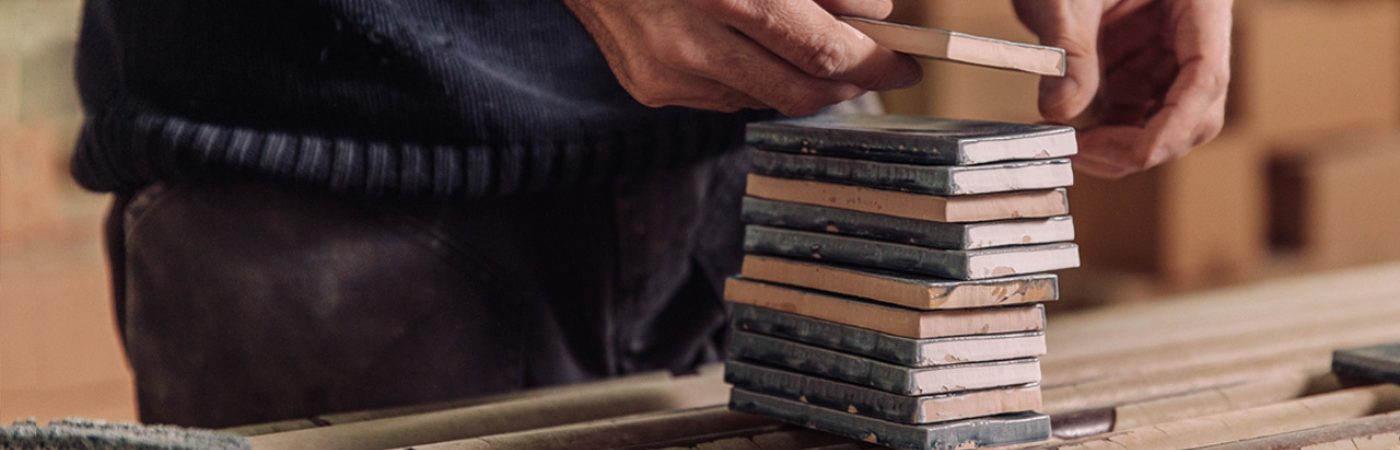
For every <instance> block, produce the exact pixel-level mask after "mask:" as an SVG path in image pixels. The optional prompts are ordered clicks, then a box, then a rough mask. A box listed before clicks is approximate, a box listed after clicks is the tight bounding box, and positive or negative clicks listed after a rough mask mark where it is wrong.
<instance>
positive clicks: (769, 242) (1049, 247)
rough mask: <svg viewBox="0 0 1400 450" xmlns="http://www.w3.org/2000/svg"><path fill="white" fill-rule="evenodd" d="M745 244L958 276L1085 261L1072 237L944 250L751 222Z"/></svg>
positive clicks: (768, 251) (755, 249) (769, 251)
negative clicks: (1064, 240) (1061, 240)
mask: <svg viewBox="0 0 1400 450" xmlns="http://www.w3.org/2000/svg"><path fill="white" fill-rule="evenodd" d="M744 250H745V251H747V252H751V253H758V254H764V255H776V256H786V257H791V258H799V259H807V260H819V261H825V262H834V263H843V264H853V265H857V266H863V267H874V268H877V269H886V270H893V271H900V272H912V273H919V274H925V275H933V276H937V277H945V278H953V279H958V280H979V279H986V278H996V277H1005V276H1012V275H1024V274H1028V273H1035V272H1046V271H1051V270H1060V269H1069V268H1074V267H1078V266H1079V247H1078V246H1076V245H1075V244H1071V243H1059V244H1039V245H1024V246H1014V247H1000V248H992V249H978V250H943V249H932V248H925V247H916V246H912V245H904V244H895V243H890V242H881V241H875V240H870V239H860V238H853V237H846V236H838V235H833V234H825V233H812V232H806V231H797V230H788V229H782V228H773V227H765V226H761V225H749V226H747V227H746V228H745V232H744Z"/></svg>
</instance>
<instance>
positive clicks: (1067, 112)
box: [1015, 0, 1103, 122]
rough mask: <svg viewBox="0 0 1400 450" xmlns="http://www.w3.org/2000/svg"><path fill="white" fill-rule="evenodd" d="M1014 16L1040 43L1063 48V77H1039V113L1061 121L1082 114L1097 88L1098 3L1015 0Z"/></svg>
mask: <svg viewBox="0 0 1400 450" xmlns="http://www.w3.org/2000/svg"><path fill="white" fill-rule="evenodd" d="M1015 5H1016V15H1017V16H1018V17H1020V19H1021V22H1022V23H1024V24H1025V25H1026V27H1027V28H1030V30H1031V32H1033V33H1035V34H1036V35H1037V36H1040V43H1041V44H1042V45H1049V46H1052V47H1060V48H1063V49H1065V56H1066V57H1067V61H1066V64H1067V66H1066V67H1065V76H1064V77H1043V78H1041V79H1040V114H1041V115H1042V116H1045V118H1046V119H1047V120H1051V121H1055V122H1065V121H1068V120H1070V119H1073V118H1074V117H1076V116H1078V115H1079V114H1081V113H1083V112H1084V110H1085V109H1086V108H1088V107H1089V103H1090V102H1092V101H1093V100H1094V95H1095V94H1096V93H1097V92H1098V90H1099V52H1098V41H1099V21H1100V18H1101V17H1102V16H1103V6H1102V5H1101V4H1100V2H1092V1H1083V0H1016V3H1015Z"/></svg>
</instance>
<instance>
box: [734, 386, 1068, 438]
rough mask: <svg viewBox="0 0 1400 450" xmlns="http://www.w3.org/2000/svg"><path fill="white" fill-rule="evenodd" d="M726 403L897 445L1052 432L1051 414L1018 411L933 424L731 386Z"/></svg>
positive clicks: (830, 430)
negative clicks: (906, 421) (893, 419)
mask: <svg viewBox="0 0 1400 450" xmlns="http://www.w3.org/2000/svg"><path fill="white" fill-rule="evenodd" d="M729 407H730V408H732V409H734V410H736V411H743V412H750V413H754V414H760V415H763V416H767V417H773V418H777V419H779V420H782V421H784V422H788V423H791V424H794V425H799V426H804V427H807V428H812V429H815V430H821V431H825V432H828V433H833V434H838V435H841V436H845V437H848V438H851V439H858V440H862V441H865V442H869V443H872V444H879V445H883V446H886V447H890V448H896V449H954V448H958V449H967V448H979V447H987V446H996V445H1008V444H1017V443H1023V442H1035V441H1040V440H1044V439H1048V438H1049V437H1050V419H1049V418H1048V417H1046V416H1044V415H1042V414H1034V413H1021V414H1008V415H1002V416H993V417H986V418H981V419H969V420H955V421H951V422H943V423H939V424H932V425H904V424H897V423H894V422H889V421H884V420H879V419H872V418H869V417H861V416H857V415H852V414H846V413H843V412H840V411H833V410H829V409H826V408H821V407H816V406H811V405H807V404H803V403H801V402H795V401H791V400H785V399H781V398H778V397H774V396H770V395H763V394H759V393H755V392H749V391H745V390H743V389H737V388H736V389H734V391H733V394H731V397H730V400H729Z"/></svg>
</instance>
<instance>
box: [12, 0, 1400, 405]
mask: <svg viewBox="0 0 1400 450" xmlns="http://www.w3.org/2000/svg"><path fill="white" fill-rule="evenodd" d="M1236 4H1237V7H1236V11H1235V17H1236V24H1235V46H1234V77H1233V80H1232V84H1231V92H1230V95H1231V102H1230V104H1229V119H1228V122H1227V127H1226V130H1225V132H1224V133H1223V134H1222V135H1221V137H1220V138H1218V139H1217V140H1216V141H1215V142H1213V143H1211V144H1208V145H1206V146H1205V147H1203V148H1200V149H1198V150H1196V151H1195V152H1193V153H1192V154H1191V156H1189V157H1188V158H1186V159H1183V160H1181V161H1177V162H1173V163H1170V164H1168V165H1166V166H1164V167H1161V168H1158V169H1155V170H1152V171H1150V172H1147V173H1143V174H1140V175H1135V176H1132V177H1128V178H1126V179H1123V180H1117V181H1102V180H1095V179H1089V178H1087V177H1079V179H1078V180H1076V186H1075V187H1074V188H1072V189H1071V190H1070V193H1071V205H1072V213H1073V215H1074V217H1075V222H1076V230H1077V234H1078V236H1077V239H1076V241H1077V242H1078V243H1079V244H1080V246H1081V253H1082V257H1083V268H1081V269H1077V270H1073V271H1067V272H1064V274H1063V278H1064V283H1063V288H1064V291H1065V294H1064V301H1061V302H1058V303H1057V304H1052V306H1053V307H1052V310H1053V309H1064V308H1086V307H1092V306H1094V305H1099V304H1103V303H1107V302H1135V301H1164V300H1159V299H1162V298H1167V297H1169V296H1171V295H1175V294H1179V293H1182V292H1189V291H1194V290H1202V289H1212V288H1220V287H1224V286H1228V285H1231V284H1238V283H1249V282H1253V281H1257V280H1262V279H1268V278H1276V277H1287V276H1297V275H1300V274H1305V273H1309V272H1314V271H1322V270H1329V269H1335V268H1340V267H1346V266H1353V265H1361V264H1368V263H1376V262H1380V261H1387V260H1393V259H1400V0H1239V1H1237V2H1236ZM896 5H897V8H898V9H897V12H896V14H895V17H894V20H896V21H900V22H905V23H915V24H923V25H930V26H938V27H943V28H952V29H957V30H960V31H966V32H971V33H977V34H983V35H989V36H994V37H1000V38H1005V39H1012V40H1020V41H1030V42H1034V41H1035V38H1034V37H1033V36H1031V35H1030V34H1029V33H1028V32H1027V31H1025V29H1024V28H1023V27H1021V26H1020V24H1019V23H1018V22H1017V21H1016V19H1015V16H1014V14H1013V13H1012V10H1011V7H1010V4H1009V2H1007V1H993V0H922V1H919V0H896ZM81 6H82V5H81V2H80V1H79V0H0V423H8V422H10V421H12V420H14V419H15V418H19V417H28V416H37V417H39V418H40V419H41V420H46V419H48V418H52V417H60V416H68V415H81V416H88V417H102V418H109V419H125V420H131V419H134V417H135V409H134V404H133V400H132V397H133V394H132V386H131V378H130V374H129V372H128V370H127V368H126V365H125V363H124V362H123V359H122V358H123V356H122V353H121V349H120V347H119V346H118V343H117V340H118V337H117V331H116V327H115V325H114V323H113V321H112V312H111V309H110V308H111V306H110V300H109V298H108V295H109V293H108V287H107V271H106V268H105V266H104V263H103V253H102V249H101V245H100V229H101V228H100V223H101V220H102V216H103V213H104V212H105V208H106V198H105V197H104V196H99V195H95V194H91V193H86V192H84V191H82V190H80V189H79V188H78V187H77V186H76V185H74V183H73V181H72V180H71V179H70V178H69V176H68V166H67V164H68V157H69V154H70V152H71V149H72V144H73V142H74V137H75V135H76V132H77V127H78V125H79V123H80V121H81V112H80V110H79V103H78V100H77V96H76V93H75V92H74V88H73V81H72V60H73V48H74V43H75V40H76V35H77V33H76V30H77V26H78V17H79V10H80V8H81ZM925 69H926V75H925V82H924V83H923V84H921V85H919V86H916V87H914V88H911V89H907V90H903V91H895V92H890V93H887V94H886V95H884V100H885V104H886V108H887V109H888V110H889V111H890V112H892V113H902V114H926V115H938V116H948V117H962V118H982V119H996V120H1009V121H1022V122H1033V121H1036V120H1038V118H1039V117H1038V115H1037V114H1036V109H1035V105H1036V100H1035V95H1036V84H1037V80H1036V78H1035V77H1033V76H1027V75H1022V74H1015V73H1005V72H998V71H993V70H987V69H981V68H972V67H962V66H954V65H950V64H942V63H926V64H925ZM1397 282H1400V280H1398V281H1397ZM1052 314H1053V313H1052ZM1052 321H1053V317H1052Z"/></svg>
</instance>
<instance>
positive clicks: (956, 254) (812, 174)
mask: <svg viewBox="0 0 1400 450" xmlns="http://www.w3.org/2000/svg"><path fill="white" fill-rule="evenodd" d="M747 141H748V144H749V146H750V147H752V150H753V161H754V164H753V172H752V173H751V174H750V175H749V179H748V190H747V193H748V195H747V196H746V197H745V198H744V201H743V218H744V221H745V223H747V224H748V225H747V229H746V235H745V240H744V250H745V252H746V253H747V254H746V256H745V257H744V264H743V271H742V273H741V274H740V275H738V276H735V277H733V278H731V279H730V280H729V282H728V283H727V285H726V286H725V294H724V295H725V299H726V300H727V301H729V302H731V303H732V308H733V319H732V320H733V334H732V336H731V341H730V358H731V359H730V361H729V362H728V363H727V365H726V369H725V379H726V381H728V382H729V383H731V384H733V386H734V389H733V391H732V394H731V398H730V407H731V408H732V409H735V410H739V411H745V412H751V413H755V414H761V415H766V416H770V417H773V418H776V419H779V420H782V421H785V422H789V423H793V424H796V425H800V426H804V427H808V428H813V429H817V430H822V431H826V432H830V433H834V434H838V435H843V436H847V437H850V438H853V439H860V440H864V441H867V442H872V443H876V444H879V445H884V446H887V447H893V448H909V449H925V448H969V447H980V446H993V445H1005V444H1015V443H1024V442H1033V441H1039V440H1043V439H1048V438H1049V437H1050V421H1049V418H1048V417H1046V416H1045V415H1043V414H1039V413H1037V412H1035V410H1037V409H1039V408H1040V406H1041V397H1040V387H1039V382H1040V365H1039V357H1040V356H1041V355H1043V354H1044V353H1045V351H1046V348H1045V335H1044V330H1045V313H1044V308H1043V306H1042V305H1040V303H1043V302H1049V301H1054V300H1056V299H1057V298H1058V296H1059V287H1058V279H1057V277H1056V276H1055V275H1054V274H1050V273H1045V272H1048V271H1053V270H1059V269H1067V268H1073V267H1076V266H1078V264H1079V256H1078V247H1076V246H1075V245H1074V244H1073V243H1072V242H1071V241H1073V239H1074V225H1073V222H1072V220H1071V219H1070V217H1069V215H1068V213H1069V206H1068V201H1067V197H1066V194H1065V188H1066V187H1068V186H1070V185H1071V184H1073V173H1072V172H1071V170H1070V163H1069V160H1068V159H1066V157H1068V156H1070V155H1073V154H1074V153H1075V152H1076V148H1077V147H1076V144H1075V138H1074V130H1073V129H1071V128H1068V127H1060V126H1050V125H1024V124H1011V123H999V122H983V121H965V120H948V119H937V118H928V117H909V116H860V115H856V116H818V117H811V118H803V119H787V120H778V121H772V122H762V123H755V124H751V125H750V126H749V129H748V137H747Z"/></svg>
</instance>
